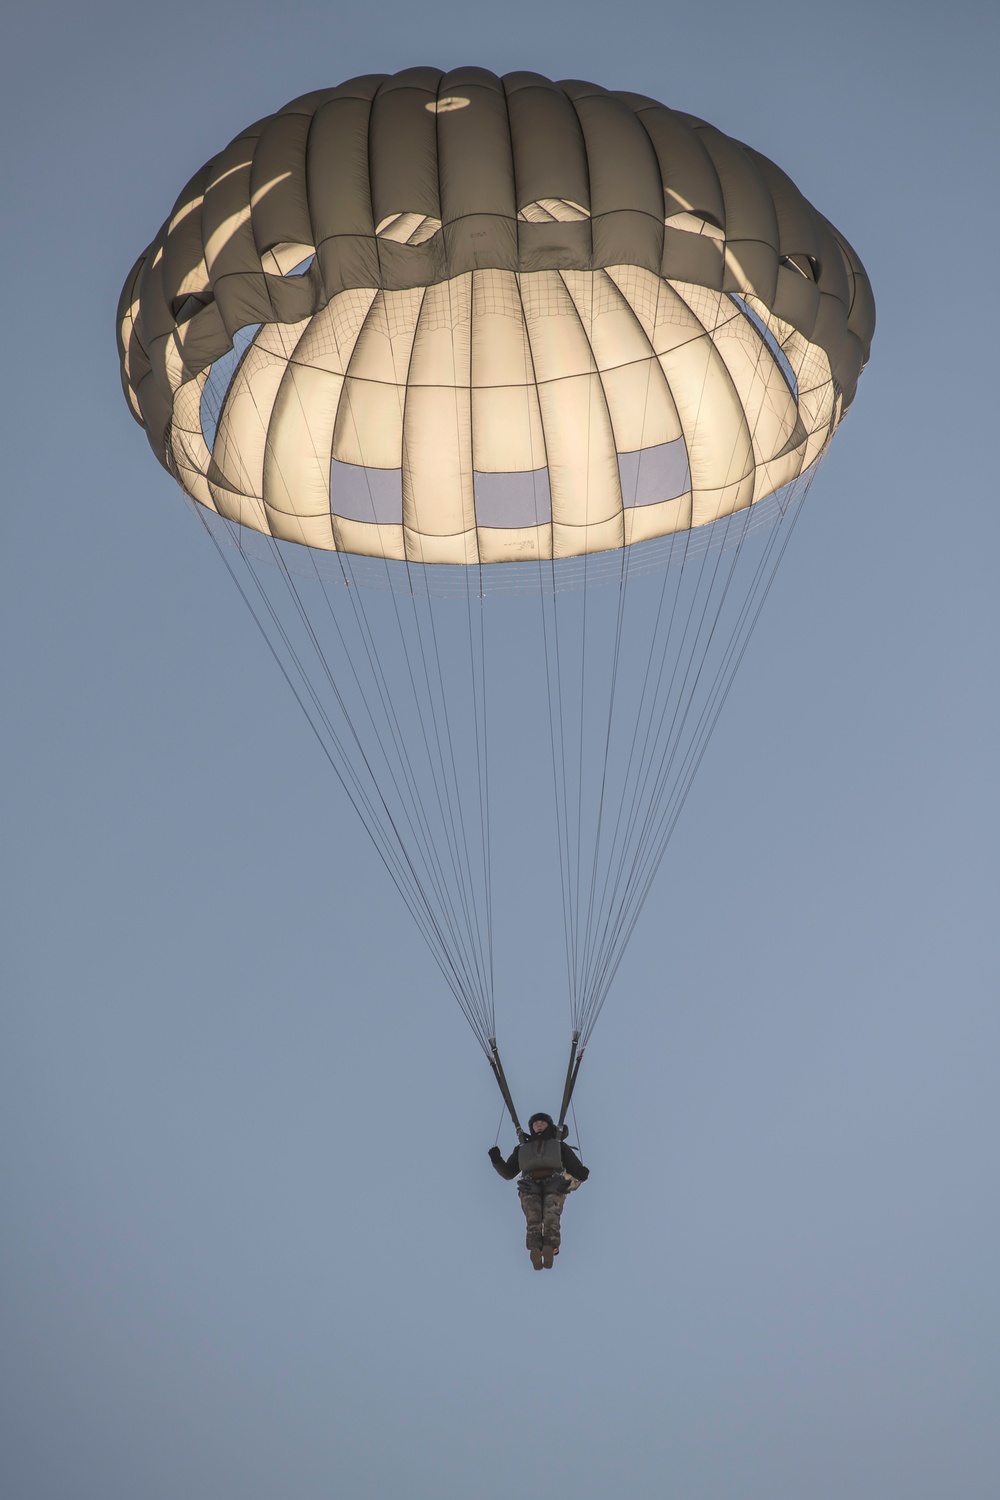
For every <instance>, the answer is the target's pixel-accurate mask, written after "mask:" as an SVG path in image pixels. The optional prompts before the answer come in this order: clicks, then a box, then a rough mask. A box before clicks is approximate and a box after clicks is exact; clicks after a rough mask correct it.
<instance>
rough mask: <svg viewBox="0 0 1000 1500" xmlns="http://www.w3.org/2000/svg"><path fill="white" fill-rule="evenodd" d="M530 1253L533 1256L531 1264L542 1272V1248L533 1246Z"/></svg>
mask: <svg viewBox="0 0 1000 1500" xmlns="http://www.w3.org/2000/svg"><path fill="white" fill-rule="evenodd" d="M528 1253H529V1255H530V1256H531V1264H532V1265H533V1266H534V1268H535V1270H536V1271H540V1270H541V1269H542V1251H541V1247H540V1246H539V1245H532V1247H531V1249H530V1251H529V1252H528Z"/></svg>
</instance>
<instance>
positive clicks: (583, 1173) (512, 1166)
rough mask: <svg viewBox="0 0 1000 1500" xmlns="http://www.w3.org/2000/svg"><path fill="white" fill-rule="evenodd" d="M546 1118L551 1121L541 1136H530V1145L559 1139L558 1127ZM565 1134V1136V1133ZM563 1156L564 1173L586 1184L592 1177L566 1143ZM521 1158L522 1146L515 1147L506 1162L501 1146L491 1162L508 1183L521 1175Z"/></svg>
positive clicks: (495, 1149)
mask: <svg viewBox="0 0 1000 1500" xmlns="http://www.w3.org/2000/svg"><path fill="white" fill-rule="evenodd" d="M545 1118H546V1119H547V1120H548V1121H549V1123H548V1125H547V1126H546V1128H545V1129H544V1130H543V1131H541V1132H540V1133H539V1135H537V1136H534V1135H532V1136H529V1138H528V1139H529V1143H530V1141H531V1140H554V1139H558V1137H559V1129H558V1127H557V1126H556V1125H555V1123H554V1122H553V1121H552V1120H551V1119H550V1118H549V1116H548V1115H546V1116H545ZM563 1133H564V1134H565V1131H564V1132H563ZM561 1154H562V1165H563V1171H564V1172H566V1173H567V1175H568V1176H570V1177H573V1178H575V1179H576V1181H577V1182H586V1180H587V1178H588V1177H589V1176H590V1172H589V1171H588V1169H587V1168H586V1167H585V1166H584V1165H583V1162H582V1161H581V1160H580V1158H579V1157H578V1156H577V1154H576V1152H575V1151H572V1150H570V1148H569V1146H567V1144H566V1142H565V1141H563V1142H562V1151H561ZM520 1157H521V1147H520V1145H517V1146H515V1147H514V1149H513V1151H512V1152H511V1154H510V1155H509V1156H508V1158H507V1160H506V1161H504V1159H503V1154H502V1152H501V1151H500V1148H499V1146H494V1147H493V1149H492V1151H491V1152H490V1161H491V1162H492V1163H493V1165H494V1167H495V1168H496V1170H497V1171H498V1172H499V1173H500V1176H501V1177H505V1178H506V1179H507V1181H508V1182H510V1181H512V1180H513V1178H515V1177H519V1176H520V1175H521V1162H520Z"/></svg>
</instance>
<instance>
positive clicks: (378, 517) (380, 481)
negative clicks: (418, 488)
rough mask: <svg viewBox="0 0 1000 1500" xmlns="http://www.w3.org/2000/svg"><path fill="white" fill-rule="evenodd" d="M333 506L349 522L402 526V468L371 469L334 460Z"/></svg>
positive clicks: (331, 472) (332, 467)
mask: <svg viewBox="0 0 1000 1500" xmlns="http://www.w3.org/2000/svg"><path fill="white" fill-rule="evenodd" d="M330 509H331V510H332V511H333V514H334V515H335V516H343V518H344V520H345V521H368V522H372V521H374V522H376V523H377V524H378V525H380V526H402V524H403V471H402V469H368V468H364V467H363V466H362V465H361V464H342V463H341V462H340V460H339V459H337V458H334V459H331V460H330Z"/></svg>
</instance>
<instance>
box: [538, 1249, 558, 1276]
mask: <svg viewBox="0 0 1000 1500" xmlns="http://www.w3.org/2000/svg"><path fill="white" fill-rule="evenodd" d="M558 1254H559V1251H558V1250H557V1249H556V1247H555V1245H543V1246H542V1265H543V1266H544V1267H545V1269H546V1271H551V1270H552V1262H553V1260H554V1259H555V1257H556V1256H557V1255H558Z"/></svg>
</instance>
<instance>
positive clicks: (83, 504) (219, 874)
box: [0, 0, 1000, 1500]
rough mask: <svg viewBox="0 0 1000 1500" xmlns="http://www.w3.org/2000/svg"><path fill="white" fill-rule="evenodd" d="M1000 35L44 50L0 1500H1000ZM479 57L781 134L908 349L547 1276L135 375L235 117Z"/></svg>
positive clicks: (21, 289) (333, 28) (8, 898)
mask: <svg viewBox="0 0 1000 1500" xmlns="http://www.w3.org/2000/svg"><path fill="white" fill-rule="evenodd" d="M997 14H998V13H997V11H996V9H995V7H993V6H990V5H987V4H986V3H982V4H973V3H969V0H965V3H958V4H948V5H945V4H926V3H916V4H912V3H902V0H895V3H880V4H878V5H872V4H871V3H863V4H862V3H856V0H845V3H843V4H841V5H839V6H836V7H830V6H818V5H814V6H801V5H800V6H790V5H788V4H787V3H785V0H781V3H778V0H761V3H758V4H755V5H753V6H748V5H746V4H745V3H736V0H722V3H717V4H715V5H712V6H703V7H695V6H687V7H672V6H669V5H656V6H654V5H644V4H637V3H634V0H621V3H617V4H614V5H598V4H594V3H592V0H583V3H577V4H575V5H573V6H569V5H559V6H556V5H553V4H550V3H547V0H532V3H521V0H515V3H508V4H506V5H504V6H502V7H496V8H494V9H489V10H488V9H486V8H484V7H481V6H469V5H458V4H451V3H448V4H446V3H441V0H425V3H424V4H422V5H420V6H415V5H404V4H402V3H401V0H389V3H386V4H383V5H381V6H379V7H377V8H356V9H349V8H347V7H345V6H339V5H316V4H303V3H301V0H289V3H287V4H284V5H281V6H274V5H264V4H261V3H260V0H242V3H241V4H239V5H236V4H235V3H225V4H219V3H213V0H203V3H199V4H192V3H189V0H174V3H173V4H171V5H170V6H152V5H147V4H135V5H124V4H122V5H118V4H109V3H100V0H98V3H97V4H95V5H92V6H76V5H73V6H71V5H68V4H65V3H63V4H49V3H45V0H36V3H35V4H33V5H31V6H21V7H18V8H17V9H16V11H13V13H12V15H10V16H8V18H7V19H6V20H5V21H4V22H3V31H4V37H3V44H2V46H0V84H2V87H0V110H2V114H3V130H2V137H0V139H2V148H0V149H2V152H3V160H4V166H3V177H4V210H5V211H4V215H3V219H4V223H3V230H2V233H3V247H4V248H3V257H4V284H5V288H6V303H5V316H4V325H3V326H4V347H5V351H6V355H5V358H4V359H3V361H2V374H0V393H2V411H3V427H4V443H3V451H4V464H5V475H4V491H5V498H4V506H5V539H6V547H5V553H4V586H3V590H2V609H3V634H4V641H5V646H6V651H5V653H4V654H5V658H6V660H5V662H4V682H3V688H2V691H3V702H4V706H5V710H6V712H5V714H4V719H5V721H6V723H5V728H4V768H3V770H4V774H3V784H4V790H5V793H6V797H5V803H6V813H5V834H4V842H5V847H6V854H7V858H6V860H5V866H6V869H5V876H4V880H5V884H4V889H3V897H2V907H0V909H2V920H3V925H4V928H5V941H4V951H5V960H4V962H5V967H6V969H7V976H6V979H5V983H4V990H5V994H6V1002H5V1006H4V1020H3V1027H4V1039H3V1056H4V1061H3V1069H4V1075H5V1076H4V1078H3V1087H2V1100H0V1141H2V1147H0V1151H2V1157H3V1171H4V1184H3V1189H2V1205H3V1207H2V1213H3V1220H4V1223H3V1246H4V1248H3V1257H2V1263H3V1283H4V1285H3V1296H4V1301H3V1311H2V1327H0V1350H2V1355H0V1359H2V1364H3V1370H2V1380H3V1391H2V1400H0V1421H2V1424H3V1430H2V1431H0V1455H2V1456H0V1487H2V1489H3V1493H4V1495H5V1496H6V1497H10V1500H136V1497H141V1500H178V1497H180V1496H183V1497H184V1500H221V1497H229V1496H233V1497H237V1496H238V1497H239V1500H274V1497H278V1496H280V1497H282V1500H286V1497H287V1500H320V1497H334V1496H335V1497H341V1496H343V1497H349V1500H397V1497H406V1500H506V1497H508V1496H511V1495H519V1496H522V1497H524V1500H543V1497H544V1500H606V1497H608V1496H609V1495H617V1494H621V1495H626V1494H629V1495H637V1496H640V1497H645V1496H651V1497H652V1496H661V1495H665V1496H670V1497H675V1496H676V1497H678V1500H844V1497H847V1496H850V1497H851V1500H889V1497H905V1500H941V1497H943V1496H948V1497H955V1500H992V1497H993V1496H995V1495H996V1493H997V1482H998V1480H997V1476H998V1472H1000V1410H998V1406H1000V1403H998V1399H997V1398H998V1393H1000V1355H998V1349H1000V1296H998V1291H997V1265H998V1263H1000V1234H998V1230H1000V1212H998V1199H997V1168H996V1138H997V1107H996V1058H997V1055H998V1047H1000V1022H998V1007H997V1003H996V1002H997V993H998V984H997V964H996V956H995V947H996V929H997V925H998V924H997V872H996V845H997V811H998V798H997V793H996V764H997V749H998V733H997V731H998V711H997V673H996V640H997V624H998V620H997V586H996V581H995V574H996V558H997V556H998V547H997V543H998V536H997V531H998V520H997V504H996V481H995V470H996V464H995V436H996V431H997V425H998V418H997V372H996V357H995V350H996V347H997V334H998V328H997V316H996V300H995V296H994V293H993V290H992V286H991V284H990V283H991V277H990V275H989V267H990V265H991V257H992V254H993V248H994V246H995V244H996V236H997V228H998V226H997V194H996V160H997V124H998V119H997V114H998V106H997V92H996V87H995V83H996V79H995V68H996V58H997V55H998V46H1000V36H998V30H1000V27H998V22H997ZM470 62H471V63H476V64H479V65H482V66H486V67H488V68H491V69H492V70H494V71H495V72H497V73H503V72H505V71H509V70H512V69H515V68H530V69H533V70H536V71H539V72H542V73H545V74H548V75H549V76H551V77H554V78H560V77H582V78H588V79H593V80H595V81H598V82H600V83H603V84H604V85H606V86H608V87H613V88H616V87H621V88H628V89H632V90H635V91H637V92H641V93H647V94H651V95H653V96H654V97H657V98H659V99H662V100H663V101H664V102H666V103H668V104H671V105H673V106H676V107H679V108H681V109H684V110H687V111H690V112H691V113H694V114H697V115H700V116H702V117H703V118H706V119H709V120H711V121H712V122H713V123H714V124H716V125H718V126H719V127H720V128H721V129H723V130H725V131H727V132H728V133H730V134H733V135H735V136H736V137H738V138H740V139H743V140H746V141H748V142H749V143H751V144H752V145H754V146H755V147H756V148H757V149H759V150H761V151H763V152H765V153H766V154H767V155H769V156H770V157H772V158H773V159H774V160H776V161H777V162H778V163H779V164H780V165H781V166H782V167H783V168H784V169H785V170H786V171H787V172H788V173H789V174H790V175H791V176H792V178H793V179H794V180H795V181H796V182H797V184H798V185H799V186H800V187H801V189H802V190H803V192H804V193H805V194H806V196H807V197H809V198H810V199H811V200H812V201H814V202H815V203H816V204H817V206H818V207H819V208H820V209H821V210H822V212H823V213H825V214H826V215H827V216H828V217H829V218H830V219H832V221H833V222H834V223H835V224H836V225H837V226H838V227H839V228H840V229H842V230H843V232H844V233H845V234H846V235H847V237H848V238H849V239H850V240H851V241H852V243H853V244H854V246H855V247H856V249H857V250H858V252H859V254H860V255H861V257H862V259H863V261H864V263H865V265H866V267H867V269H868V271H869V273H870V275H871V279H872V282H873V285H874V288H875V295H876V300H877V305H878V316H879V324H878V329H877V332H876V336H875V342H874V348H873V354H872V359H871V364H870V366H869V368H868V370H867V372H866V373H865V375H864V377H863V379H862V382H861V387H860V390H859V394H858V398H857V401H856V403H855V405H854V408H853V409H852V411H851V414H850V418H849V420H848V421H847V423H846V424H845V426H844V429H843V431H842V433H841V434H840V436H839V437H838V440H837V442H836V443H835V444H834V447H833V451H832V454H831V456H830V458H829V460H828V462H827V463H826V465H825V466H824V470H823V473H822V474H821V475H820V478H819V480H818V481H817V483H816V485H815V486H814V489H813V492H812V495H811V497H810V500H809V502H808V506H807V510H806V512H805V514H804V515H803V517H802V519H801V522H800V524H799V526H798V529H797V530H796V533H795V537H794V540H793V543H792V546H791V548H790V551H789V554H788V556H787V557H786V560H785V562H784V564H783V568H782V571H781V573H780V574H779V576H778V580H777V583H776V585H775V587H774V589H773V591H772V593H771V596H770V599H769V601H768V605H767V609H766V611H765V614H764V617H763V619H762V621H761V624H760V626H759V628H758V632H757V634H756V636H755V638H754V641H753V644H752V647H751V649H750V652H749V653H748V655H747V658H746V660H745V662H744V665H743V668H742V670H741V674H740V676H739V677H738V679H737V684H736V687H735V689H734V691H733V693H732V695H731V697H730V700H729V702H728V704H727V708H726V712H725V714H724V716H723V719H722V721H721V724H720V726H719V729H718V731H717V733H716V736H715V738H714V740H713V743H712V746H711V748H710V751H709V754H708V756H707V757H706V760H705V763H704V765H703V767H702V770H701V773H700V777H699V780H698V782H697V783H696V786H695V790H694V792H693V794H692V796H691V798H690V800H689V802H688V805H687V807H686V809H685V812H684V816H683V819H682V821H681V824H680V826H679V828H678V831H677V834H676V836H675V839H674V841H673V844H672V846H671V850H670V853H669V855H668V858H667V861H666V863H665V865H664V867H663V869H662V871H661V874H660V877H659V881H658V884H657V886H656V888H655V890H654V892H653V896H652V898H651V900H650V902H649V904H648V906H647V908H646V911H645V914H644V917H643V920H642V921H641V923H640V925H639V928H638V930H637V932H636V934H635V938H634V940H633V943H632V945H631V948H630V950H629V953H628V956H627V959H626V961H625V963H624V964H623V966H622V969H621V971H620V974H619V977H618V981H617V984H616V988H615V992H614V993H613V995H612V997H611V999H610V1000H609V1002H608V1005H607V1007H606V1009H605V1011H604V1014H603V1016H602V1018H601V1021H600V1023H599V1026H598V1029H597V1032H596V1034H595V1038H594V1042H593V1045H592V1048H591V1051H590V1052H589V1053H588V1057H587V1062H586V1065H585V1071H584V1073H583V1074H582V1075H581V1083H580V1089H579V1093H578V1121H579V1132H580V1135H579V1140H580V1144H581V1148H582V1154H583V1156H584V1159H585V1160H586V1161H587V1162H588V1164H589V1165H590V1166H591V1168H592V1171H593V1177H592V1180H591V1182H590V1183H589V1184H588V1185H587V1187H586V1188H585V1189H584V1190H582V1191H581V1192H580V1193H578V1194H576V1195H575V1196H574V1197H573V1198H572V1199H571V1200H570V1201H569V1204H568V1206H567V1210H566V1245H565V1249H564V1252H563V1254H562V1256H561V1257H560V1260H559V1262H558V1263H557V1266H556V1269H555V1271H554V1273H552V1274H548V1273H547V1274H545V1275H544V1276H536V1275H535V1274H534V1273H533V1272H532V1271H531V1269H530V1265H529V1263H528V1261H527V1258H526V1255H525V1252H524V1248H523V1226H522V1222H521V1217H520V1213H519V1210H518V1207H517V1203H516V1198H515V1193H514V1190H513V1187H512V1186H511V1185H508V1184H504V1183H503V1182H501V1181H500V1179H499V1178H497V1177H496V1176H495V1174H494V1173H493V1172H492V1171H491V1169H490V1167H489V1163H488V1162H487V1160H486V1150H487V1148H488V1147H489V1146H490V1145H491V1144H492V1143H493V1140H494V1137H495V1132H496V1128H497V1120H498V1113H499V1099H498V1096H497V1093H496V1089H495V1086H494V1085H493V1082H492V1080H491V1078H490V1076H489V1073H488V1071H487V1069H486V1067H485V1064H484V1063H483V1060H482V1058H481V1055H480V1054H479V1052H478V1050H477V1048H476V1045H475V1042H474V1040H473V1038H472V1036H471V1033H470V1032H469V1031H468V1030H467V1028H466V1027H465V1025H464V1022H463V1021H462V1019H461V1016H460V1015H459V1012H458V1010H457V1007H455V1005H454V1002H453V1001H452V1000H451V999H450V997H448V996H447V995H446V994H444V992H443V986H442V984H441V982H440V979H439V976H438V973H437V971H436V970H435V968H434V966H433V963H432V961H431V959H430V956H429V954H428V953H427V951H426V949H425V948H424V947H423V946H422V943H421V941H420V939H419V937H418V935H417V933H416V931H415V929H414V928H413V927H412V925H411V924H410V922H409V919H408V918H407V916H406V914H405V912H403V910H402V907H401V905H400V904H399V903H398V901H397V900H396V898H395V894H394V892H392V890H391V888H390V887H389V883H388V879H387V877H386V875H385V872H384V870H383V869H382V866H381V865H380V863H379V861H378V859H377V856H376V855H375V853H374V851H373V849H372V848H371V846H370V845H369V844H368V843H367V842H366V836H365V835H364V833H363V831H362V830H361V828H360V825H358V824H357V822H356V820H355V817H354V814H353V812H352V811H351V809H350V808H349V807H348V806H347V804H346V802H345V800H344V799H343V798H342V797H341V796H340V795H339V789H338V788H337V787H336V786H335V785H334V784H333V780H332V777H331V776H330V772H329V768H328V766H327V765H326V762H325V761H324V760H323V759H322V757H321V755H320V754H319V751H318V749H317V747H316V745H315V742H314V741H313V740H312V738H311V736H310V735H309V733H308V730H307V728H306V727H305V725H304V723H303V722H302V721H301V720H300V718H299V717H298V710H297V708H296V707H295V705H294V703H293V702H292V701H291V698H290V696H289V695H288V693H287V689H286V688H285V685H284V683H283V682H282V681H281V680H280V678H279V677H278V675H277V673H276V672H275V671H274V669H273V667H272V666H271V665H270V663H269V661H268V660H267V658H266V657H265V655H264V652H263V649H262V647H261V645H260V643H259V641H258V640H256V639H255V638H254V632H253V630H252V627H251V626H250V624H249V622H248V620H247V618H246V617H245V614H244V612H243V610H242V607H241V606H240V605H239V602H238V600H237V599H236V597H235V595H234V593H233V591H232V588H231V586H230V585H229V583H228V580H227V579H226V578H225V576H224V574H223V570H222V568H221V566H220V564H219V561H218V558H217V557H216V556H215V554H214V553H213V551H212V549H211V548H210V547H208V546H207V545H206V543H205V539H204V537H203V535H201V533H200V528H198V527H197V526H195V525H194V524H193V522H192V520H191V518H190V516H189V515H188V513H187V511H186V510H185V508H184V506H183V505H182V504H181V502H180V499H179V497H178V494H177V491H176V487H175V486H174V484H173V482H172V481H171V480H170V479H169V477H168V476H167V475H166V474H165V473H164V472H163V471H162V470H161V469H160V468H159V467H158V465H157V464H156V462H155V461H154V459H153V457H152V455H151V453H150V452H149V450H148V447H147V445H146V442H145V439H144V437H143V435H142V433H141V432H140V430H139V429H138V428H137V427H136V426H135V425H134V423H133V422H132V420H131V418H130V416H129V414H128V412H127V410H126V406H125V403H124V401H123V399H122V396H121V392H120V389H119V384H118V372H117V360H116V355H115V347H114V313H115V305H116V301H117V297H118V293H119V289H120V286H121V283H122V281H123V280H124V277H125V275H126V273H127V271H128V269H129V267H130V266H131V265H132V263H133V261H134V259H135V257H136V255H137V254H138V252H139V251H140V250H141V249H142V247H143V246H144V245H145V244H147V243H148V241H149V239H150V238H151V237H152V235H153V233H154V232H155V230H156V229H157V227H158V225H159V224H160V222H161V220H162V218H163V217H164V215H165V213H166V211H167V209H168V208H169V206H170V204H171V203H172V202H173V199H174V197H175V195H176V193H177V192H178V191H179V189H180V188H181V186H182V185H183V184H184V182H185V181H186V180H187V178H188V177H189V176H190V174H191V173H192V172H193V171H194V170H195V168H197V167H198V166H199V165H200V164H201V162H203V161H204V160H206V159H207V158H208V157H209V156H211V155H212V154H213V153H214V152H216V151H217V150H219V149H221V147H222V146H223V145H224V144H225V143H226V142H227V141H228V140H229V139H230V138H231V137H232V136H233V135H235V134H236V132H237V131H238V130H239V129H240V128H241V127H242V126H243V125H245V124H247V123H249V122H250V121H252V120H254V119H257V118H258V117H260V116H262V115H264V114H267V113H269V112H271V111H272V110H274V109H276V108H278V107H280V106H281V105H282V104H283V103H284V102H286V101H287V100H288V99H291V98H292V97H294V96H295V95H297V94H300V93H303V92H305V91H306V90H308V89H312V88H317V87H320V86H324V85H329V84H333V83H337V82H339V81H341V80H343V79H345V78H348V77H351V76H352V75H355V74H358V73H363V72H373V71H386V72H392V71H395V70H397V69H399V68H402V67H406V66H410V65H412V64H415V63H430V64H434V65H437V66H440V67H442V68H449V67H453V66H457V65H460V64H463V63H470ZM984 287H985V293H984V291H983V290H981V288H984ZM387 912H389V913H390V926H389V931H390V940H389V941H386V940H385V936H384V932H385V927H384V917H385V914H386V913H387ZM504 1004H505V1001H504V999H503V997H501V999H500V1002H499V1005H498V1010H499V1013H500V1019H501V1025H502V1026H506V1029H505V1030H504V1032H503V1036H504V1037H505V1039H506V1040H505V1050H506V1053H507V1061H508V1071H509V1072H510V1074H511V1076H512V1081H513V1083H514V1085H515V1089H516V1092H517V1094H518V1098H519V1101H520V1102H521V1103H522V1104H523V1107H524V1109H525V1111H526V1112H530V1110H532V1109H534V1108H544V1107H549V1108H553V1107H555V1105H556V1104H557V1102H558V1100H557V1097H556V1096H557V1093H558V1087H559V1084H560V1081H561V1069H562V1066H563V1055H562V1049H563V1046H564V1042H565V1037H564V1030H565V1010H564V1005H565V1002H564V1000H563V998H562V996H561V995H559V994H557V995H540V996H537V997H531V996H528V997H526V996H523V995H522V996H519V997H513V998H512V999H511V1000H510V1002H509V1005H508V1008H507V1009H506V1010H505V1009H504ZM536 1004H537V1006H538V1007H540V1009H539V1012H538V1013H539V1014H541V1015H544V1017H545V1019H544V1021H542V1022H539V1023H538V1026H539V1028H540V1029H539V1030H537V1031H535V1030H533V1023H532V1017H531V1014H530V1013H529V1012H530V1011H531V1010H532V1009H533V1008H534V1006H535V1005H536ZM505 1018H506V1019H505ZM533 1038H534V1039H535V1040H536V1041H537V1042H538V1045H534V1046H533V1045H532V1039H533ZM550 1039H551V1045H550V1044H549V1043H550ZM502 1139H503V1140H504V1142H505V1144H507V1145H508V1147H509V1145H510V1144H512V1142H511V1141H510V1139H509V1132H508V1134H506V1135H505V1136H503V1137H502Z"/></svg>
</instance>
